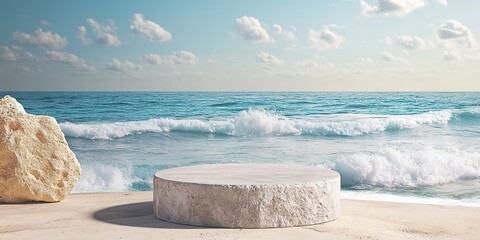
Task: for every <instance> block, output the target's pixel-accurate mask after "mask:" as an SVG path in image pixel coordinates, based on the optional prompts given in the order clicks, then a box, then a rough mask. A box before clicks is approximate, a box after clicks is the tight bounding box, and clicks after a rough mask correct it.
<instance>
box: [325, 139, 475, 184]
mask: <svg viewBox="0 0 480 240" xmlns="http://www.w3.org/2000/svg"><path fill="white" fill-rule="evenodd" d="M335 162H336V163H335V167H334V170H336V171H338V172H339V173H340V175H341V177H342V185H344V186H361V185H368V186H378V187H415V186H429V185H438V184H442V183H448V182H453V181H458V180H462V179H469V178H480V152H478V151H475V150H473V149H468V150H461V149H459V148H456V147H453V146H443V147H442V148H439V147H437V148H435V147H426V146H419V147H418V149H411V148H405V149H402V148H398V147H397V148H392V147H385V148H383V149H379V150H378V151H375V152H360V153H352V154H343V155H342V156H341V157H340V158H338V159H336V161H335Z"/></svg>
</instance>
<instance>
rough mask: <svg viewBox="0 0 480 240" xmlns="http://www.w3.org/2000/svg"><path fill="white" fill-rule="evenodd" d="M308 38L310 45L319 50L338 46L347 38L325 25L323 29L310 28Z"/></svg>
mask: <svg viewBox="0 0 480 240" xmlns="http://www.w3.org/2000/svg"><path fill="white" fill-rule="evenodd" d="M308 40H309V42H310V46H311V47H313V48H316V49H319V50H324V49H329V48H338V47H339V46H340V44H342V43H343V41H344V40H345V38H344V37H342V36H341V35H339V34H337V33H335V32H333V31H332V30H331V29H330V28H329V26H325V27H323V29H322V30H319V31H317V30H314V29H310V30H308Z"/></svg>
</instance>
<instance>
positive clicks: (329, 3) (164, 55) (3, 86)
mask: <svg viewBox="0 0 480 240" xmlns="http://www.w3.org/2000/svg"><path fill="white" fill-rule="evenodd" d="M479 9H480V0H455V1H453V0H428V1H426V0H324V1H318V0H316V1H283V0H271V1H267V0H262V1H250V0H246V1H221V0H216V1H213V0H203V1H197V0H176V1H173V0H172V1H131V0H130V1H126V0H102V1H91V0H83V1H51V0H45V1H33V0H31V1H24V0H5V1H2V7H1V8H0V26H1V31H0V91H2V90H3V91H11V90H13V91H480V39H479V38H478V37H477V36H478V34H480V17H479V14H478V10H479Z"/></svg>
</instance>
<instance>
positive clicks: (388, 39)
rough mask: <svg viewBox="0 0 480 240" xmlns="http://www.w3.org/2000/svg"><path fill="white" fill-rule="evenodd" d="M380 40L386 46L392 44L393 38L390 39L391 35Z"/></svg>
mask: <svg viewBox="0 0 480 240" xmlns="http://www.w3.org/2000/svg"><path fill="white" fill-rule="evenodd" d="M382 42H383V44H385V45H387V46H390V45H392V43H393V40H392V38H391V37H385V38H384V39H383V41H382Z"/></svg>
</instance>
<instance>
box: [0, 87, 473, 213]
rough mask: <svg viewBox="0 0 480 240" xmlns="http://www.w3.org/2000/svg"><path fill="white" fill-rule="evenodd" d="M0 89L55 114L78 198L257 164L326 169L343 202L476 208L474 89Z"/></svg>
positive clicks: (36, 111) (26, 104) (30, 106)
mask: <svg viewBox="0 0 480 240" xmlns="http://www.w3.org/2000/svg"><path fill="white" fill-rule="evenodd" d="M1 94H2V95H5V94H9V95H11V96H13V97H15V98H17V100H18V101H19V102H20V103H22V104H23V105H24V107H25V109H26V111H28V112H30V113H33V114H41V115H50V116H54V117H55V118H56V119H57V121H58V122H59V124H60V126H61V129H62V131H63V132H64V133H65V135H66V137H67V141H68V143H69V145H70V147H71V148H72V150H73V151H74V152H75V153H76V155H77V158H78V160H79V161H80V163H81V165H82V168H83V174H82V179H81V181H80V183H79V184H78V186H77V187H76V189H75V191H79V192H83V191H145V190H151V178H152V176H153V173H154V172H156V171H158V170H161V169H165V168H171V167H175V166H185V165H195V164H204V163H229V162H266V163H294V164H302V165H308V166H323V167H327V168H330V169H334V170H336V171H338V172H339V173H340V175H341V177H342V188H343V192H342V194H343V196H344V197H346V198H361V199H362V198H363V199H378V200H397V201H414V202H432V203H435V202H443V203H447V204H448V203H452V204H465V205H474V206H480V144H479V143H480V93H188V92H184V93H153V92H152V93H144V92H121V93H119V92H108V93H107V92H81V93H76V92H9V93H6V92H2V93H1Z"/></svg>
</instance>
